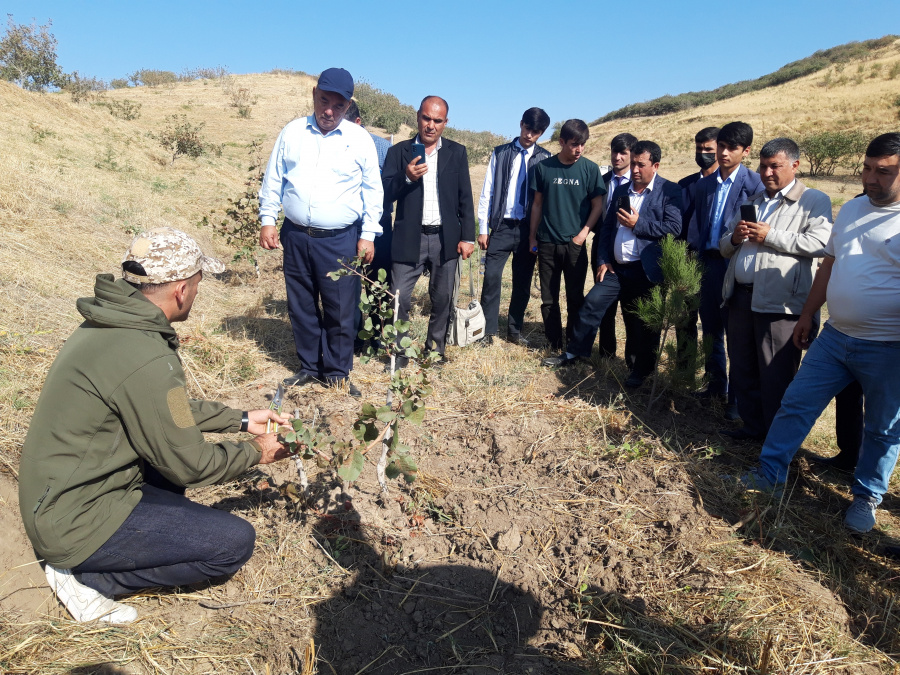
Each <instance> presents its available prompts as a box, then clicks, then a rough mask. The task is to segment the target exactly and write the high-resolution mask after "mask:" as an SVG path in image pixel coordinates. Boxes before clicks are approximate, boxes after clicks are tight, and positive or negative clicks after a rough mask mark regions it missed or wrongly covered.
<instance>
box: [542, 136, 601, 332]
mask: <svg viewBox="0 0 900 675" xmlns="http://www.w3.org/2000/svg"><path fill="white" fill-rule="evenodd" d="M588 138H590V133H589V131H588V127H587V124H585V123H584V122H583V121H582V120H578V119H571V120H567V121H566V123H565V124H563V126H562V129H560V132H559V146H560V149H559V153H558V154H556V155H554V156H553V157H550V158H548V159H545V160H544V161H543V162H541V163H540V164H538V165H537V166H536V167H535V170H534V174H533V175H532V177H531V186H530V187H531V189H532V190H534V203H533V206H532V210H531V238H530V246H531V252H532V253H534V254H536V255H537V257H538V277H539V278H540V281H541V315H542V316H543V319H544V335H546V337H547V341H548V342H549V343H550V348H551V349H562V348H563V331H562V316H561V312H560V307H559V291H560V281H561V279H562V276H563V275H565V278H566V312H567V317H566V340H567V341H569V340H571V339H572V330H573V328H574V326H575V320H576V319H577V317H578V311H579V310H580V309H581V305H582V304H583V302H584V279H585V276H586V274H587V267H588V256H587V250H586V249H585V246H584V242H585V240H586V239H587V236H588V233H589V232H590V231H591V229H592V228H593V227H594V224H595V223H596V222H597V220H598V219H599V218H600V215H601V213H602V212H603V195H605V194H606V187H605V185H604V183H603V178H602V176H601V175H600V167H598V166H597V165H596V164H595V163H594V162H592V161H591V160H589V159H587V158H585V157H582V156H581V155H582V153H583V152H584V146H585V143H587V140H588Z"/></svg>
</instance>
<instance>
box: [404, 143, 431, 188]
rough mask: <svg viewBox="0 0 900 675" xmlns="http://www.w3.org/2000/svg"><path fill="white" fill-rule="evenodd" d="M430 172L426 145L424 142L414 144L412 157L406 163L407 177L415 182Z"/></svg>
mask: <svg viewBox="0 0 900 675" xmlns="http://www.w3.org/2000/svg"><path fill="white" fill-rule="evenodd" d="M426 173H428V165H427V164H425V146H424V145H423V144H422V143H413V144H412V159H411V160H410V162H409V164H407V165H406V177H407V178H408V179H409V180H410V181H412V182H414V181H417V180H419V179H420V178H421V177H422V176H424V175H425V174H426Z"/></svg>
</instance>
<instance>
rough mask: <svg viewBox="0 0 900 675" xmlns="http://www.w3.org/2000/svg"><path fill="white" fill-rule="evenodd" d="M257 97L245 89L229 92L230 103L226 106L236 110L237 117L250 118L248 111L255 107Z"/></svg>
mask: <svg viewBox="0 0 900 675" xmlns="http://www.w3.org/2000/svg"><path fill="white" fill-rule="evenodd" d="M257 100H259V97H258V96H256V95H255V94H253V93H252V92H251V91H250V90H249V89H247V88H246V87H240V88H239V89H232V90H231V102H230V103H229V104H228V105H230V106H231V107H232V108H237V113H238V117H243V118H248V117H250V111H251V109H252V108H253V106H255V105H256V102H257Z"/></svg>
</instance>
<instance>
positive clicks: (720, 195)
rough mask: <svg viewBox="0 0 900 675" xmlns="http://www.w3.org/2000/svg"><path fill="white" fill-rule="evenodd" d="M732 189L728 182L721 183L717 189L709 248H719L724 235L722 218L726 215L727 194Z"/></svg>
mask: <svg viewBox="0 0 900 675" xmlns="http://www.w3.org/2000/svg"><path fill="white" fill-rule="evenodd" d="M729 187H730V183H728V181H722V182H721V183H719V187H718V188H716V199H715V202H714V204H713V218H712V223H710V225H711V227H710V228H709V248H714V249H718V248H719V238H720V236H721V234H722V216H723V215H724V214H725V201H726V197H725V192H726V190H727V189H728V188H729Z"/></svg>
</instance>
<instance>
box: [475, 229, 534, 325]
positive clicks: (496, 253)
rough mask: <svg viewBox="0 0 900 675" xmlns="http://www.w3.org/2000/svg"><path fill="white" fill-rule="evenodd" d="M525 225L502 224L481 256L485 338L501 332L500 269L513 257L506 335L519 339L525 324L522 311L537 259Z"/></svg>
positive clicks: (525, 304) (524, 308) (528, 295)
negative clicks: (532, 250) (482, 260)
mask: <svg viewBox="0 0 900 675" xmlns="http://www.w3.org/2000/svg"><path fill="white" fill-rule="evenodd" d="M528 235H529V233H528V224H527V223H526V222H525V221H524V220H523V221H519V222H518V223H516V222H515V221H512V222H510V221H502V222H501V223H500V224H499V225H498V226H497V227H496V228H494V230H493V231H492V232H491V238H490V240H489V241H488V248H487V252H486V253H485V256H484V286H483V287H482V288H481V307H482V309H483V310H484V320H485V327H484V332H485V335H497V334H498V333H499V332H500V328H499V318H500V290H501V288H502V286H503V268H504V267H505V266H506V261H507V260H508V259H509V255H510V254H512V294H511V296H510V298H509V320H508V322H507V328H506V330H507V334H508V335H509V336H510V337H511V338H517V337H519V334H520V333H521V332H522V324H523V323H524V322H525V310H526V309H527V308H528V300H529V299H530V298H531V278H532V276H533V275H534V263H535V260H536V256H535V255H534V254H533V253H532V252H531V251H529V250H528Z"/></svg>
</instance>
